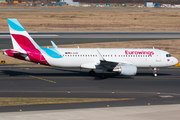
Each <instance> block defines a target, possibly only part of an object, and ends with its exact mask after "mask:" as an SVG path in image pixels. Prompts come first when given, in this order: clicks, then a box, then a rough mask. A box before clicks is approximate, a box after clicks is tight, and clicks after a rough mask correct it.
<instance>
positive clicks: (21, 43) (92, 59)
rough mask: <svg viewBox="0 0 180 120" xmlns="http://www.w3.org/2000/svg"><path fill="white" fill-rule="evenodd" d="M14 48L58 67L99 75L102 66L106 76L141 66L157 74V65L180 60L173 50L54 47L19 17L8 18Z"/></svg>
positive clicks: (10, 51)
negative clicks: (37, 37)
mask: <svg viewBox="0 0 180 120" xmlns="http://www.w3.org/2000/svg"><path fill="white" fill-rule="evenodd" d="M7 21H8V25H9V30H10V36H11V40H12V45H13V49H8V50H4V52H3V54H4V55H7V56H10V57H14V58H17V59H20V60H26V61H30V62H34V63H38V64H43V65H48V66H56V67H71V68H72V67H74V68H80V69H82V68H86V69H90V71H89V75H90V76H95V71H94V70H95V69H101V70H102V73H100V74H99V77H100V78H102V79H104V78H106V75H105V72H106V71H108V72H117V73H119V74H120V75H125V76H131V75H136V73H137V68H152V70H153V75H154V76H155V77H156V76H157V68H159V67H169V66H173V65H176V64H177V63H178V60H177V59H176V58H175V57H173V56H172V55H171V54H170V53H169V52H167V51H164V50H160V49H155V48H152V49H147V48H143V49H142V48H141V49H137V48H79V47H78V48H58V47H57V46H56V44H55V43H54V42H53V41H51V43H52V45H53V48H45V47H41V46H39V45H38V44H37V43H36V42H35V41H34V40H33V38H32V37H31V36H30V35H29V34H28V32H26V30H25V29H24V28H23V26H22V25H21V24H20V23H19V22H18V20H17V19H14V18H8V19H7Z"/></svg>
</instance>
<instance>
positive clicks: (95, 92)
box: [0, 66, 180, 112]
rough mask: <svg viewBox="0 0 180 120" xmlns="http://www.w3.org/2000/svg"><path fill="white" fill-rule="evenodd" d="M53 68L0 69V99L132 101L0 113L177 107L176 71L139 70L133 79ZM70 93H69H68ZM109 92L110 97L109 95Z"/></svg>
mask: <svg viewBox="0 0 180 120" xmlns="http://www.w3.org/2000/svg"><path fill="white" fill-rule="evenodd" d="M96 72H97V75H96V76H95V77H90V76H89V75H88V70H86V69H83V70H79V69H73V68H70V69H61V68H54V67H47V68H46V67H45V68H43V67H42V68H41V67H40V68H39V67H38V68H36V67H31V68H26V67H8V66H6V67H3V66H1V67H0V76H1V78H0V97H66V98H135V100H131V101H109V102H94V103H73V104H55V105H54V104H52V105H51V104H50V105H24V106H9V107H0V112H9V111H19V109H23V110H24V111H34V110H59V109H77V108H97V107H98V108H99V107H106V106H107V104H109V105H110V106H111V107H121V106H143V105H147V104H148V103H151V105H167V104H180V89H179V85H180V75H179V72H180V68H161V69H159V71H158V77H153V74H152V70H150V69H139V70H138V73H137V75H136V76H131V77H129V76H119V74H116V73H106V74H107V78H106V79H103V80H102V79H100V78H99V77H98V74H99V73H101V71H99V70H97V71H96ZM68 91H70V93H68ZM112 92H113V93H112Z"/></svg>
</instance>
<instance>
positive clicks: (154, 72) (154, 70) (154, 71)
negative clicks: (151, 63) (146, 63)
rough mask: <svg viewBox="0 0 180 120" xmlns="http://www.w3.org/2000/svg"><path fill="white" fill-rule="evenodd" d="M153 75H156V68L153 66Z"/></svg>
mask: <svg viewBox="0 0 180 120" xmlns="http://www.w3.org/2000/svg"><path fill="white" fill-rule="evenodd" d="M153 75H154V77H157V68H153Z"/></svg>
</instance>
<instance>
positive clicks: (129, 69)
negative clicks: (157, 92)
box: [113, 65, 137, 75]
mask: <svg viewBox="0 0 180 120" xmlns="http://www.w3.org/2000/svg"><path fill="white" fill-rule="evenodd" d="M113 72H119V73H120V75H135V74H136V73H137V67H136V66H135V65H126V66H117V67H115V68H114V69H113Z"/></svg>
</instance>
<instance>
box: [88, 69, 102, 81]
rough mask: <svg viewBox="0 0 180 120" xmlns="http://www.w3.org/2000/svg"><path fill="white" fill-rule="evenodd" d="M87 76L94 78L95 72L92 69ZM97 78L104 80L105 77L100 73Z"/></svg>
mask: <svg viewBox="0 0 180 120" xmlns="http://www.w3.org/2000/svg"><path fill="white" fill-rule="evenodd" d="M89 75H90V76H95V75H96V72H95V71H94V70H93V69H92V70H90V71H89ZM99 78H101V79H104V78H106V75H105V74H104V73H100V74H99Z"/></svg>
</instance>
